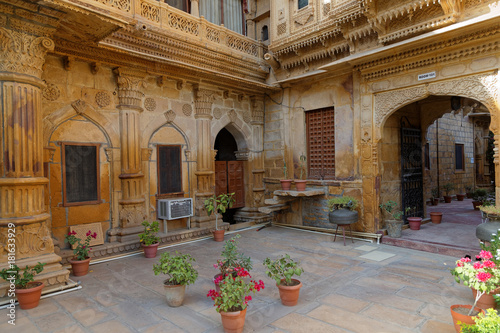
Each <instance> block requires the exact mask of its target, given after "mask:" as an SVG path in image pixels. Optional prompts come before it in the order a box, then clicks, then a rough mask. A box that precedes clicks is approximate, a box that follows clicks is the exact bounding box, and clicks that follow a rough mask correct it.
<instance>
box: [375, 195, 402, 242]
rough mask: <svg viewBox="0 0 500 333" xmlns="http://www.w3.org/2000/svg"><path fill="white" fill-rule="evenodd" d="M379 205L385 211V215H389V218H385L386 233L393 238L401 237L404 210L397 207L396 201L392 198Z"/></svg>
mask: <svg viewBox="0 0 500 333" xmlns="http://www.w3.org/2000/svg"><path fill="white" fill-rule="evenodd" d="M379 207H380V209H382V210H383V212H385V214H386V216H387V215H388V216H389V218H388V219H386V220H385V225H386V227H387V235H388V236H389V237H393V238H398V237H401V231H402V229H403V219H402V218H403V215H404V212H403V211H402V210H398V209H397V207H398V203H397V202H396V201H394V200H388V201H386V202H384V203H382V204H380V206H379Z"/></svg>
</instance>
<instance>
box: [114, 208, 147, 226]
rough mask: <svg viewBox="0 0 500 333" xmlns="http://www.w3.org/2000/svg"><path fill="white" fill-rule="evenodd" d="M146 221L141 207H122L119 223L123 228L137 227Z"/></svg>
mask: <svg viewBox="0 0 500 333" xmlns="http://www.w3.org/2000/svg"><path fill="white" fill-rule="evenodd" d="M145 219H146V212H145V209H144V207H143V205H130V206H128V205H127V206H122V209H121V210H120V221H121V225H122V227H123V228H128V227H133V226H138V225H140V224H141V223H142V221H144V220H145Z"/></svg>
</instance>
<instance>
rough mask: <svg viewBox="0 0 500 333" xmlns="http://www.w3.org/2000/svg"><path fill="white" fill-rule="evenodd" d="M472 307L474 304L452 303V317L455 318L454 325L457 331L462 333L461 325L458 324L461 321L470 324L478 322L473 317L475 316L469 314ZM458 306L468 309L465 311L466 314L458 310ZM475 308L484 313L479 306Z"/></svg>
mask: <svg viewBox="0 0 500 333" xmlns="http://www.w3.org/2000/svg"><path fill="white" fill-rule="evenodd" d="M471 307H472V305H452V306H451V307H450V311H451V317H452V318H453V325H455V330H456V331H457V333H460V330H461V327H460V325H459V324H458V322H459V321H460V322H462V323H464V324H470V325H474V324H475V323H476V322H475V321H474V319H473V318H474V316H468V315H467V313H468V312H469V310H470V308H471ZM458 308H464V309H467V311H466V312H465V314H462V313H459V312H457V309H458ZM474 310H476V311H477V312H483V313H484V310H483V309H480V308H478V307H477V306H476V307H475V308H474Z"/></svg>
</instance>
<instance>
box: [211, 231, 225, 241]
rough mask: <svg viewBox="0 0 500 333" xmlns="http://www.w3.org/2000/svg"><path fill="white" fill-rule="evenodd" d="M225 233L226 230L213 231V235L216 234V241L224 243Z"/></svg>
mask: <svg viewBox="0 0 500 333" xmlns="http://www.w3.org/2000/svg"><path fill="white" fill-rule="evenodd" d="M224 232H225V230H224V229H221V230H214V231H212V233H213V234H214V241H216V242H223V241H224Z"/></svg>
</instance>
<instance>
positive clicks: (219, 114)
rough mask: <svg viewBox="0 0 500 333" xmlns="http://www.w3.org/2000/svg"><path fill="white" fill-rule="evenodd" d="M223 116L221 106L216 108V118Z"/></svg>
mask: <svg viewBox="0 0 500 333" xmlns="http://www.w3.org/2000/svg"><path fill="white" fill-rule="evenodd" d="M221 117H222V110H221V109H220V108H215V109H214V118H215V119H220V118H221Z"/></svg>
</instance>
